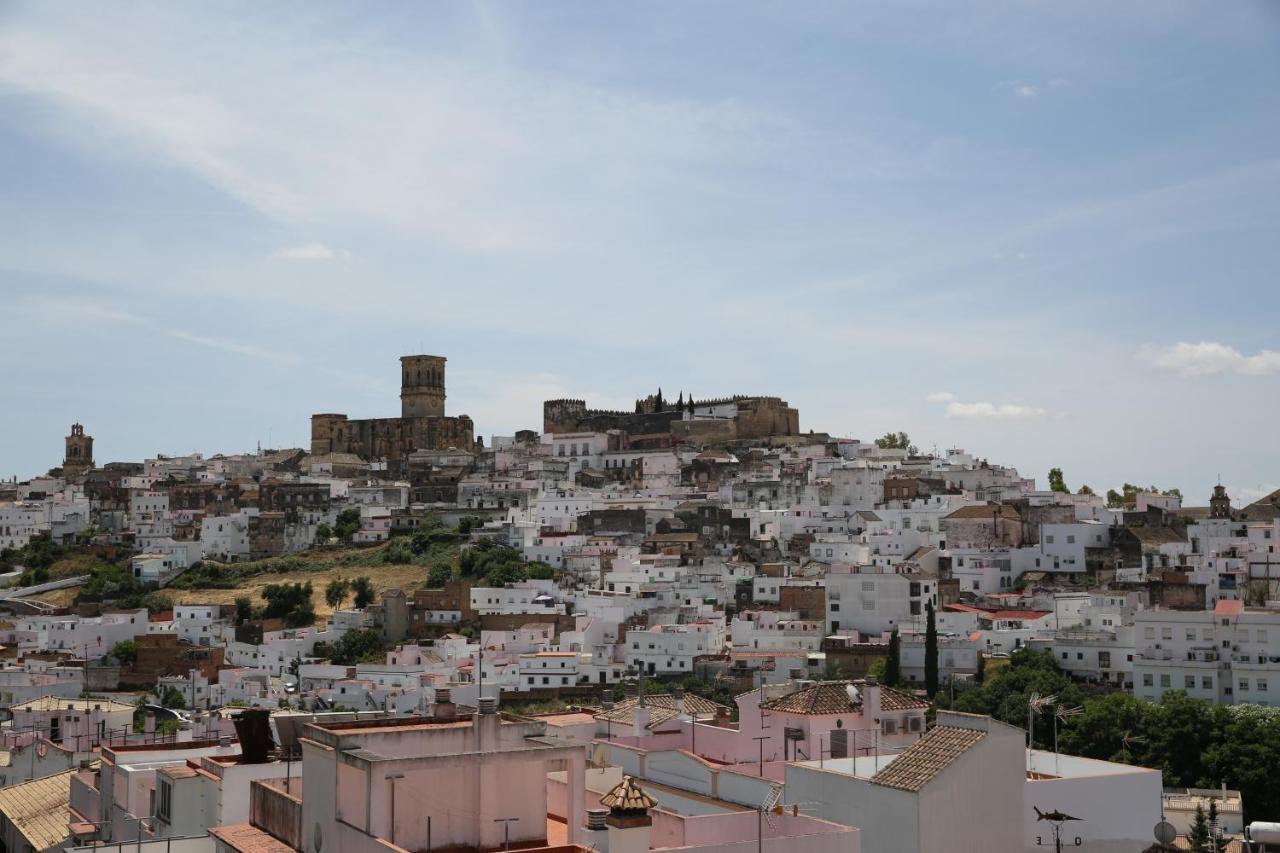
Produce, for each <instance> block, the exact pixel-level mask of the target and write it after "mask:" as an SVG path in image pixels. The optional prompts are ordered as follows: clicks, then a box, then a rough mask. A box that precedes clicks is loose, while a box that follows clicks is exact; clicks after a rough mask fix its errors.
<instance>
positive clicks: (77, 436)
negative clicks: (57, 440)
mask: <svg viewBox="0 0 1280 853" xmlns="http://www.w3.org/2000/svg"><path fill="white" fill-rule="evenodd" d="M66 442H67V449H66V453H65V454H64V456H63V459H62V473H63V475H64V476H66V477H74V476H78V475H80V474H83V473H85V472H86V471H88V470H89V469H90V468H92V467H93V436H91V435H85V434H84V427H83V426H81V425H80V424H72V425H71V435H69V436H67V438H66Z"/></svg>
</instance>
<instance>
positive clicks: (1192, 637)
mask: <svg viewBox="0 0 1280 853" xmlns="http://www.w3.org/2000/svg"><path fill="white" fill-rule="evenodd" d="M1195 641H1196V629H1195V628H1188V629H1187V642H1188V643H1194V642H1195Z"/></svg>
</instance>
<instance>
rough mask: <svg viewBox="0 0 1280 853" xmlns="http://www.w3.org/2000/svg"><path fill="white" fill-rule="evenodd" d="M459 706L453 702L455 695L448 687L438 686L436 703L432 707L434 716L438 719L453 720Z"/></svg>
mask: <svg viewBox="0 0 1280 853" xmlns="http://www.w3.org/2000/svg"><path fill="white" fill-rule="evenodd" d="M456 711H457V706H456V705H454V704H453V695H452V693H451V692H450V691H449V688H448V687H437V688H436V704H435V707H434V708H433V709H432V716H433V717H434V718H435V719H437V720H442V721H446V720H452V719H453V716H454V714H455V712H456Z"/></svg>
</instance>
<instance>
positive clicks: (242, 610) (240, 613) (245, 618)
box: [236, 595, 253, 625]
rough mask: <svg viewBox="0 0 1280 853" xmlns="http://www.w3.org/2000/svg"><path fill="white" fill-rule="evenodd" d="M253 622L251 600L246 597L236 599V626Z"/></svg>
mask: <svg viewBox="0 0 1280 853" xmlns="http://www.w3.org/2000/svg"><path fill="white" fill-rule="evenodd" d="M252 620H253V599H251V598H250V597H249V596H247V595H241V596H237V597H236V624H237V625H243V624H244V623H246V622H250V621H252Z"/></svg>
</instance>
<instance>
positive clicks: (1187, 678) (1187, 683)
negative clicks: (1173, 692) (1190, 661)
mask: <svg viewBox="0 0 1280 853" xmlns="http://www.w3.org/2000/svg"><path fill="white" fill-rule="evenodd" d="M1182 686H1183V687H1185V688H1187V689H1188V690H1191V689H1193V688H1194V687H1195V686H1196V677H1195V676H1194V675H1184V676H1182Z"/></svg>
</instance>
